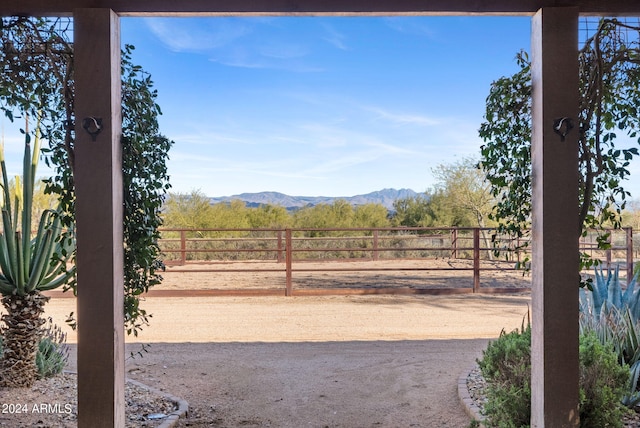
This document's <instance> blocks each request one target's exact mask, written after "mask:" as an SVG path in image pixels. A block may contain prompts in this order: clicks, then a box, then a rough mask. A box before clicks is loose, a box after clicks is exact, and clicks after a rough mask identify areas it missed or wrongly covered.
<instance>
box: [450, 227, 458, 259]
mask: <svg viewBox="0 0 640 428" xmlns="http://www.w3.org/2000/svg"><path fill="white" fill-rule="evenodd" d="M451 257H452V258H454V259H457V258H458V229H451Z"/></svg>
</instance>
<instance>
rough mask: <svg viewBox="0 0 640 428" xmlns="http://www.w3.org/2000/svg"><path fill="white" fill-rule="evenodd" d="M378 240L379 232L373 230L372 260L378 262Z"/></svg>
mask: <svg viewBox="0 0 640 428" xmlns="http://www.w3.org/2000/svg"><path fill="white" fill-rule="evenodd" d="M379 238H380V231H379V230H378V229H375V230H374V231H373V260H375V261H378V260H379V259H380V254H379V252H378V246H379V243H378V240H379Z"/></svg>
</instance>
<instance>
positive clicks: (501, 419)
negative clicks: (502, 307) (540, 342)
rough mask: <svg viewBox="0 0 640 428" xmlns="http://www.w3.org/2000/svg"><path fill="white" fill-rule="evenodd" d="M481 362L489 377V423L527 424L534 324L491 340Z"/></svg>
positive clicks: (481, 368) (529, 413)
mask: <svg viewBox="0 0 640 428" xmlns="http://www.w3.org/2000/svg"><path fill="white" fill-rule="evenodd" d="M478 365H479V367H480V370H481V372H482V375H483V376H484V378H485V379H486V380H487V384H488V386H487V389H486V391H487V403H486V404H485V413H486V415H487V422H488V423H487V426H490V427H524V426H529V420H530V419H531V326H527V327H523V328H522V330H520V331H518V330H515V331H512V332H510V333H505V332H504V331H502V333H501V334H500V337H499V338H498V339H497V340H495V341H493V342H490V343H489V345H488V346H487V349H486V350H485V351H484V352H483V356H482V359H481V360H478Z"/></svg>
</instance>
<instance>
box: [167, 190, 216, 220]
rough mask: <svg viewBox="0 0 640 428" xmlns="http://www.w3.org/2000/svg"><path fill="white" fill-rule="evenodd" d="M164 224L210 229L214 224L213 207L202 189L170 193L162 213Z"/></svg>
mask: <svg viewBox="0 0 640 428" xmlns="http://www.w3.org/2000/svg"><path fill="white" fill-rule="evenodd" d="M162 217H163V220H164V225H165V226H166V227H168V228H176V229H208V228H212V227H214V226H213V222H212V219H213V209H212V206H211V202H210V200H209V198H208V197H207V196H206V195H205V194H204V193H202V192H201V191H200V190H192V191H191V193H169V196H168V197H167V200H166V201H165V204H164V209H163V213H162Z"/></svg>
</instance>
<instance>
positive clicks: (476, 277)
mask: <svg viewBox="0 0 640 428" xmlns="http://www.w3.org/2000/svg"><path fill="white" fill-rule="evenodd" d="M478 291H480V228H477V227H475V228H473V292H474V293H477V292H478Z"/></svg>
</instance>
